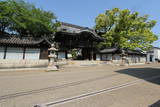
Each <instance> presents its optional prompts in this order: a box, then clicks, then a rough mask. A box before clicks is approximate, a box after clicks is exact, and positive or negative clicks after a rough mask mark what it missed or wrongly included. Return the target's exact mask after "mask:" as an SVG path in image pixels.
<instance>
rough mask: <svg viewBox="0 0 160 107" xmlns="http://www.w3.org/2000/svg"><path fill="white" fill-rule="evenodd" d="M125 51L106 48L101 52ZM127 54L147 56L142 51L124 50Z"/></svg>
mask: <svg viewBox="0 0 160 107" xmlns="http://www.w3.org/2000/svg"><path fill="white" fill-rule="evenodd" d="M122 50H123V49H120V48H106V49H103V50H101V51H100V53H122ZM124 51H125V53H127V54H137V55H138V54H139V55H140V54H145V53H143V52H142V51H141V50H129V49H124Z"/></svg>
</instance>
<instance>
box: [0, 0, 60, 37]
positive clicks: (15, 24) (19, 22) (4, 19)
mask: <svg viewBox="0 0 160 107" xmlns="http://www.w3.org/2000/svg"><path fill="white" fill-rule="evenodd" d="M57 26H59V23H57V22H56V17H55V15H54V14H53V13H52V12H50V11H44V10H42V9H40V8H36V7H35V6H34V5H32V4H29V3H26V2H24V1H22V0H4V1H0V32H1V33H4V32H14V33H17V34H19V35H21V36H23V35H32V36H36V37H37V36H49V37H50V36H52V35H53V33H54V32H55V31H56V28H57Z"/></svg>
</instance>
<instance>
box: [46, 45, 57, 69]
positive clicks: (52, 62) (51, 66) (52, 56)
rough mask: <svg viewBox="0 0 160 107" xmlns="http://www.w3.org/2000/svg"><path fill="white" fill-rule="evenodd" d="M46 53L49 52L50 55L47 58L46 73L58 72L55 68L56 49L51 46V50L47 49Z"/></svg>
mask: <svg viewBox="0 0 160 107" xmlns="http://www.w3.org/2000/svg"><path fill="white" fill-rule="evenodd" d="M48 51H49V52H50V55H48V57H49V64H48V67H47V71H52V70H53V71H54V70H58V68H57V66H56V63H55V61H56V51H57V49H56V48H55V45H54V44H51V48H49V49H48Z"/></svg>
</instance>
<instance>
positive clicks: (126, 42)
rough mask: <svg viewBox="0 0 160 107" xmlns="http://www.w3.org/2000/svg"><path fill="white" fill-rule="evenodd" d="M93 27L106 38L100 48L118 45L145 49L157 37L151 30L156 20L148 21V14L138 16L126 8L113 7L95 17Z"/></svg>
mask: <svg viewBox="0 0 160 107" xmlns="http://www.w3.org/2000/svg"><path fill="white" fill-rule="evenodd" d="M95 22H96V26H95V29H96V31H97V32H98V34H100V35H101V36H102V37H104V38H105V39H106V40H105V41H104V42H102V43H100V44H99V47H100V48H105V47H120V48H129V49H136V48H140V49H143V50H146V49H148V48H150V47H151V46H152V45H151V43H153V42H154V41H155V40H157V39H158V37H157V36H156V35H155V34H154V33H153V32H152V31H151V29H152V28H153V27H154V26H155V24H156V21H155V20H150V21H148V15H144V16H139V13H138V12H134V13H131V12H130V11H129V10H128V9H124V10H120V9H119V8H114V9H112V10H107V11H106V12H105V13H104V14H99V15H98V16H97V17H96V20H95Z"/></svg>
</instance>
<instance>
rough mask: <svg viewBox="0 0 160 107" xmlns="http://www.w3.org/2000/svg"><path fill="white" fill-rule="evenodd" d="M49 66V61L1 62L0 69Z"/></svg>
mask: <svg viewBox="0 0 160 107" xmlns="http://www.w3.org/2000/svg"><path fill="white" fill-rule="evenodd" d="M47 65H48V60H0V69H3V68H34V67H47Z"/></svg>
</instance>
